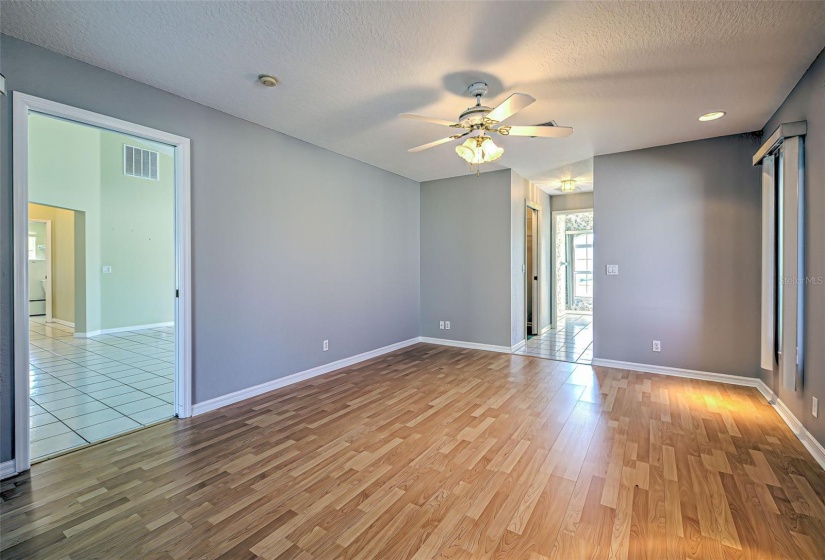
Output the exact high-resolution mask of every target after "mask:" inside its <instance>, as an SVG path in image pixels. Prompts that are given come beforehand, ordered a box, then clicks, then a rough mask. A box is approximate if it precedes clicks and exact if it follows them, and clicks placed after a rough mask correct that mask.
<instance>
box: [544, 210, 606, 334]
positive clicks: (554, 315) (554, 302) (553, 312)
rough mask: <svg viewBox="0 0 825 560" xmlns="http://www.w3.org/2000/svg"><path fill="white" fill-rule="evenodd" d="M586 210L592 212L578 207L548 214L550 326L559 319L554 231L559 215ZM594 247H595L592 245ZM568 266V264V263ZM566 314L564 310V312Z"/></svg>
mask: <svg viewBox="0 0 825 560" xmlns="http://www.w3.org/2000/svg"><path fill="white" fill-rule="evenodd" d="M587 212H593V208H580V209H578V210H556V211H555V212H553V213H552V214H551V215H550V216H551V217H550V227H551V228H552V230H553V231H552V232H551V234H550V258H551V259H552V263H553V264H552V269H553V270H552V273H551V275H550V276H552V278H551V279H550V289H551V290H552V293H553V297H552V298H551V299H550V324H551V325H552V328H554V329H555V328H557V327H558V321H559V310H558V306H559V298H558V294H557V293H556V290H558V282H557V281H556V275H557V274H558V270H557V268H558V266H557V264H558V255H557V254H556V233H557V229H558V226H557V223H558V220H559V217H560V216H566V215H567V214H584V213H587ZM593 220H594V221H595V220H596V215H595V214H593ZM594 249H595V247H594ZM568 266H569V265H568ZM595 281H596V271H595V270H594V271H593V282H595ZM565 314H566V312H565Z"/></svg>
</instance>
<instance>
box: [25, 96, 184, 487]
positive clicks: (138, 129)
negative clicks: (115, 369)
mask: <svg viewBox="0 0 825 560" xmlns="http://www.w3.org/2000/svg"><path fill="white" fill-rule="evenodd" d="M30 112H35V113H40V114H44V115H49V116H53V117H58V118H62V119H66V120H70V121H74V122H78V123H82V124H87V125H91V126H95V127H98V128H103V129H107V130H112V131H115V132H121V133H124V134H129V135H132V136H137V137H140V138H145V139H147V140H151V141H154V142H160V143H162V144H167V145H170V146H172V147H174V149H175V241H176V250H175V276H176V290H177V295H178V297H177V299H176V300H175V301H176V305H175V414H176V415H177V416H178V417H181V418H184V417H188V416H191V415H192V299H191V298H192V294H191V282H192V274H191V270H192V267H191V255H192V253H191V224H190V216H191V206H190V199H191V197H190V192H191V186H190V161H191V160H190V148H189V139H188V138H184V137H182V136H177V135H175V134H169V133H168V132H162V131H160V130H155V129H153V128H148V127H145V126H141V125H138V124H134V123H130V122H127V121H122V120H120V119H115V118H112V117H107V116H105V115H100V114H98V113H93V112H91V111H86V110H83V109H78V108H76V107H71V106H69V105H63V104H62V103H56V102H54V101H49V100H47V99H41V98H39V97H34V96H31V95H27V94H24V93H20V92H17V91H15V92H14V95H13V117H12V118H13V121H12V147H13V185H14V469H15V471H17V472H23V471H25V470H28V469H29V467H30V466H31V456H30V441H29V438H30V436H29V324H28V323H29V286H28V275H29V274H28V247H27V240H28V222H29V183H28V181H29V178H28V173H29V151H28V146H29V118H28V116H29V113H30Z"/></svg>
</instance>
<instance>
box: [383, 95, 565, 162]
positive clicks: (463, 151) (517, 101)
mask: <svg viewBox="0 0 825 560" xmlns="http://www.w3.org/2000/svg"><path fill="white" fill-rule="evenodd" d="M467 91H468V92H469V93H470V95H473V96H475V98H476V104H475V106H474V107H469V108H468V109H467V110H465V111H464V112H463V113H461V115H459V117H458V122H453V121H448V120H445V119H435V118H432V117H425V116H422V115H415V114H413V113H401V115H399V116H400V117H401V118H404V119H412V120H416V121H424V122H429V123H433V124H438V125H441V126H449V127H450V128H457V129H462V130H464V131H466V132H461V133H457V134H453V135H452V136H448V137H446V138H442V139H441V140H436V141H435V142H430V143H428V144H423V145H421V146H416V147H415V148H410V149H409V150H407V151H409V152H412V153H417V152H422V151H424V150H427V149H429V148H434V147H435V146H440V145H441V144H446V143H447V142H451V141H453V140H458V139H459V138H464V137H465V136H468V135H471V134H472V133H473V132H476V131H478V132H479V133H478V134H477V135H474V136H470V137H469V138H467V140H465V141H464V142H463V143H462V144H460V145H458V146H456V148H455V151H456V153H457V154H458V155H459V156H460V157H461V158H463V159H464V160H465V161H466V162H467V163H469V164H470V170H473V167H474V166H475V171H476V173H478V172H479V170H478V166H480V165H481V164H482V163H487V162H491V161H495V160H497V159H498V158H500V157H501V156H502V154H504V148H501V147H499V146H496V145H495V143H494V142H493V139H492V138H490V136H488V135H487V133H494V132H497V133H498V134H501V135H502V136H530V137H532V138H535V137H542V138H565V137H567V136H570V135H571V134H572V133H573V129H572V128H570V127H567V126H556V125H555V124H542V125H537V126H507V125H501V122H502V121H504V120H505V119H508V118H510V117H512V116H513V115H515V114H516V113H518V112H519V111H521V110H522V109H524V108H525V107H527V106H528V105H530V104H532V103H534V102H535V101H536V98H535V97H533V96H532V95H527V94H526V93H514V94H513V95H511V96H510V97H508V98H507V99H505V100H504V101H503V102H502V103H501V104H500V105H499V106H498V107H496V108H495V109H491V108H490V107H487V106H485V105H482V104H481V98H482V97H483V96H484V95H485V94H486V93H487V84H485V83H484V82H475V83H473V84H470V87H468V88H467Z"/></svg>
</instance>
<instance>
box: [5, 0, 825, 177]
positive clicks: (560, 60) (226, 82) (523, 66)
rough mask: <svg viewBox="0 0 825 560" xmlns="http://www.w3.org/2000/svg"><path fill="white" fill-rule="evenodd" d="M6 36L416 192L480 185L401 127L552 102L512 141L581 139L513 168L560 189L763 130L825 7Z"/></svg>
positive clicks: (636, 10)
mask: <svg viewBox="0 0 825 560" xmlns="http://www.w3.org/2000/svg"><path fill="white" fill-rule="evenodd" d="M2 31H3V32H4V33H7V34H9V35H12V36H14V37H18V38H20V39H22V40H24V41H28V42H30V43H34V44H37V45H41V46H43V47H46V48H48V49H51V50H53V51H57V52H59V53H62V54H65V55H68V56H70V57H73V58H76V59H79V60H82V61H85V62H88V63H90V64H93V65H95V66H99V67H101V68H105V69H107V70H111V71H113V72H116V73H118V74H122V75H124V76H128V77H130V78H133V79H135V80H138V81H140V82H144V83H147V84H150V85H152V86H155V87H158V88H160V89H163V90H166V91H169V92H172V93H174V94H177V95H180V96H182V97H185V98H188V99H191V100H193V101H197V102H198V103H202V104H204V105H207V106H210V107H214V108H215V109H219V110H221V111H224V112H226V113H230V114H232V115H235V116H238V117H241V118H243V119H246V120H249V121H252V122H256V123H259V124H261V125H263V126H266V127H269V128H272V129H274V130H278V131H280V132H283V133H286V134H289V135H291V136H294V137H296V138H300V139H302V140H305V141H307V142H311V143H313V144H317V145H318V146H322V147H324V148H327V149H329V150H332V151H335V152H338V153H341V154H344V155H347V156H350V157H353V158H355V159H358V160H361V161H364V162H367V163H370V164H373V165H375V166H378V167H381V168H384V169H388V170H390V171H393V172H395V173H398V174H399V175H403V176H406V177H410V178H412V179H416V180H428V179H437V178H442V177H449V176H455V175H460V174H464V173H467V172H469V170H468V169H467V167H466V164H464V162H463V161H462V160H460V159H459V158H458V156H456V155H455V153H454V151H453V149H452V147H451V145H449V144H448V145H444V146H441V147H437V148H433V149H432V150H427V151H425V152H422V153H418V154H409V153H407V148H410V147H412V146H416V145H419V144H423V143H425V142H428V141H431V140H436V139H438V138H441V137H444V136H447V135H448V133H449V132H450V129H445V128H441V127H438V126H435V125H430V124H427V123H421V122H413V121H402V120H400V119H398V118H397V115H398V113H400V112H405V111H410V112H419V113H423V114H426V115H432V116H437V117H442V118H448V119H451V118H456V117H457V116H458V114H459V113H460V112H461V111H462V110H463V109H464V108H465V107H467V106H468V105H470V104H472V100H471V99H468V98H466V97H463V96H462V90H463V89H464V88H465V87H466V86H467V85H468V84H469V83H470V82H473V81H477V80H479V79H481V80H484V81H486V82H488V83H489V85H490V90H491V97H492V99H490V100H489V102H488V104H490V105H493V104H495V103H496V102H499V101H501V100H503V99H504V98H505V97H506V96H507V95H509V94H510V93H512V92H516V91H519V92H525V93H529V94H531V95H533V96H535V97H536V98H537V99H538V101H537V102H536V103H534V104H533V105H532V106H530V107H528V108H527V109H525V110H524V111H522V112H521V113H519V114H518V115H517V116H516V117H514V118H513V119H511V121H512V122H510V124H538V123H544V122H547V121H549V120H551V119H552V120H555V121H557V122H558V123H559V124H561V125H566V126H573V127H574V128H575V132H574V133H573V135H572V136H571V137H569V138H567V139H564V140H549V139H530V138H506V139H502V141H501V144H502V145H503V146H504V147H505V154H504V157H503V158H502V159H501V160H499V162H498V163H499V164H500V165H499V167H510V168H512V169H514V170H515V171H516V172H518V173H520V174H521V175H523V176H525V177H527V178H529V179H532V180H535V181H546V180H549V179H552V177H551V176H550V171H551V170H554V169H556V168H558V166H560V165H563V164H565V163H568V162H576V161H580V160H583V159H585V158H588V157H590V156H593V155H597V154H604V153H611V152H618V151H624V150H630V149H636V148H644V147H650V146H656V145H661V144H670V143H675V142H682V141H688V140H695V139H699V138H707V137H713V136H721V135H725V134H731V133H738V132H746V131H751V130H756V129H759V128H761V127H762V126H763V125H764V123H765V122H766V121H767V120H768V118H769V117H770V116H771V114H772V113H773V111H774V110H775V109H776V108H777V107H778V106H779V104H780V103H781V101H782V100H783V99H784V98H785V96H786V95H787V94H788V93H789V92H790V90H791V88H792V87H793V85H794V84H795V83H796V81H797V80H798V79H799V78H800V77H801V76H802V74H803V73H804V71H805V70H806V69H807V67H808V66H809V65H810V63H811V62H812V61H813V59H814V58H815V57H816V55H817V54H818V53H819V52H820V51H821V50H822V48H823V46H825V2H776V3H773V2H713V3H708V2H685V3H681V2H642V3H630V2H580V3H579V2H570V3H561V2H560V3H555V2H531V3H515V2H489V3H488V2H444V3H441V2H412V1H409V2H380V3H379V2H330V3H327V2H158V1H149V2H85V1H74V2H69V1H64V2H42V1H37V2H28V1H27V2H19V1H8V0H4V1H3V2H2ZM260 73H271V74H273V75H275V76H277V77H278V79H279V80H280V81H281V83H280V85H278V86H277V87H276V88H272V89H269V88H264V87H263V86H260V85H259V84H258V83H257V82H256V77H257V75H258V74H260ZM719 109H721V110H725V111H727V112H728V115H727V116H726V117H725V118H723V119H721V120H719V121H714V122H710V123H700V122H698V121H697V120H696V119H697V117H698V116H699V115H701V114H703V113H706V112H708V111H711V110H719ZM489 168H490V169H493V168H495V167H493V166H489Z"/></svg>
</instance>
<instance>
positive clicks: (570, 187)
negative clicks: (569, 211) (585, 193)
mask: <svg viewBox="0 0 825 560" xmlns="http://www.w3.org/2000/svg"><path fill="white" fill-rule="evenodd" d="M556 190H557V191H559V192H563V193H571V192H576V191H578V190H581V189H579V187H578V186H577V185H576V180H575V179H565V180H563V181H562V182H561V184H560V185H559V186H558V187H556Z"/></svg>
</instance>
